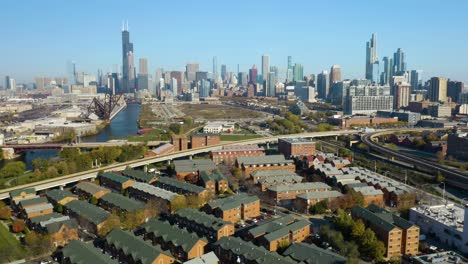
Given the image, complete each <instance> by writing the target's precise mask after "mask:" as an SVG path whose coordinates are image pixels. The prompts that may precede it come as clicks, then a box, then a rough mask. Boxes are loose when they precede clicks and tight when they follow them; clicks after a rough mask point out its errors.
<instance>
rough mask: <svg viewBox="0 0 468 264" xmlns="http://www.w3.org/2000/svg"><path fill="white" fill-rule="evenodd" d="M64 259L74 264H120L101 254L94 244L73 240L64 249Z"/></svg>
mask: <svg viewBox="0 0 468 264" xmlns="http://www.w3.org/2000/svg"><path fill="white" fill-rule="evenodd" d="M62 253H63V257H64V258H67V259H69V260H70V263H73V264H88V263H104V264H118V263H119V262H118V261H117V260H113V259H111V258H110V256H107V255H105V254H103V253H101V250H99V249H97V248H95V247H94V246H93V244H92V243H85V242H82V241H80V240H72V241H70V243H68V244H67V245H66V246H65V247H64V248H63V249H62Z"/></svg>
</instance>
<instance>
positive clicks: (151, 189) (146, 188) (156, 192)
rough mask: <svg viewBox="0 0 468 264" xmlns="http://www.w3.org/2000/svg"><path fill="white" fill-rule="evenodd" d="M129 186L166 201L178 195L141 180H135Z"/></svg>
mask: <svg viewBox="0 0 468 264" xmlns="http://www.w3.org/2000/svg"><path fill="white" fill-rule="evenodd" d="M130 188H132V189H135V190H138V191H141V192H144V193H147V194H149V195H152V196H155V197H158V198H161V199H163V200H166V201H172V199H174V198H175V197H176V196H177V195H178V194H177V193H174V192H171V191H168V190H164V189H162V188H159V187H156V186H153V185H150V184H147V183H143V182H135V184H133V185H132V186H131V187H130Z"/></svg>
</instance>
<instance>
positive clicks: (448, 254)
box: [403, 251, 468, 264]
mask: <svg viewBox="0 0 468 264" xmlns="http://www.w3.org/2000/svg"><path fill="white" fill-rule="evenodd" d="M411 263H415V264H433V263H440V264H468V259H467V258H465V257H463V256H462V255H460V254H458V253H456V252H454V251H445V252H437V253H431V254H426V255H419V256H412V257H411V258H410V259H409V261H408V260H406V259H403V264H411Z"/></svg>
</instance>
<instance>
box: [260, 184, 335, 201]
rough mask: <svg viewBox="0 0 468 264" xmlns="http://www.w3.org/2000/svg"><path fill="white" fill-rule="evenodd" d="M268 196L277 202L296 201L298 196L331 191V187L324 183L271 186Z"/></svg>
mask: <svg viewBox="0 0 468 264" xmlns="http://www.w3.org/2000/svg"><path fill="white" fill-rule="evenodd" d="M267 191H268V194H269V196H270V197H271V198H273V199H274V200H275V201H277V202H280V201H283V200H294V199H296V196H297V195H299V194H302V193H307V192H326V191H331V187H330V186H328V185H327V184H325V183H323V182H303V183H296V184H291V185H277V186H271V187H268V189H267Z"/></svg>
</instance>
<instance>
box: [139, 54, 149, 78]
mask: <svg viewBox="0 0 468 264" xmlns="http://www.w3.org/2000/svg"><path fill="white" fill-rule="evenodd" d="M138 63H139V66H140V68H139V69H138V73H139V74H148V60H147V59H145V58H140V60H139V61H138Z"/></svg>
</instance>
